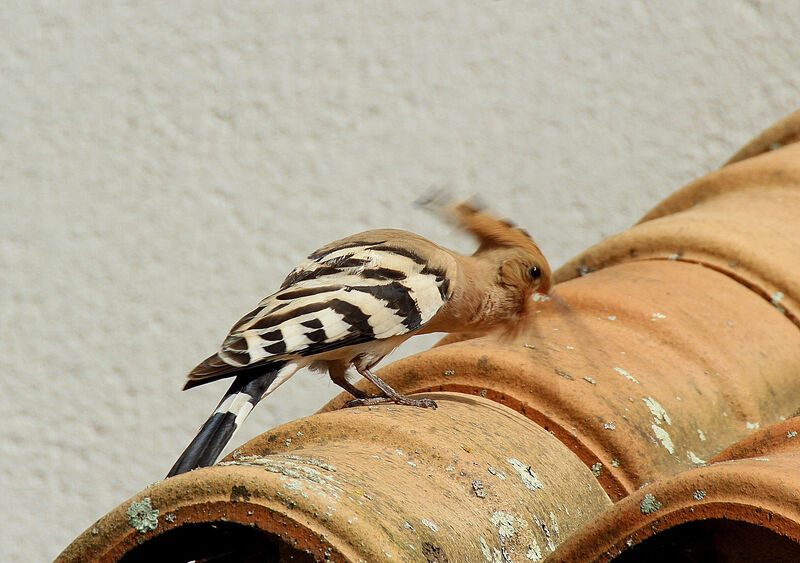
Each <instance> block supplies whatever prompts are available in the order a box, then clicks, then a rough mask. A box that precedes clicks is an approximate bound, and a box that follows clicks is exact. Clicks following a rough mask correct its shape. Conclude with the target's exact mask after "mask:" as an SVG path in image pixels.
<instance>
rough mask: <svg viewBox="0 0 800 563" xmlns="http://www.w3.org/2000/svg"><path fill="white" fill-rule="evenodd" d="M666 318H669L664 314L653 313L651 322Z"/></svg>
mask: <svg viewBox="0 0 800 563" xmlns="http://www.w3.org/2000/svg"><path fill="white" fill-rule="evenodd" d="M666 318H667V316H666V315H664V314H662V313H653V315H652V318H651V319H650V320H651V321H658V320H661V319H666Z"/></svg>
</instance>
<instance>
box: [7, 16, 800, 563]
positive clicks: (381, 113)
mask: <svg viewBox="0 0 800 563" xmlns="http://www.w3.org/2000/svg"><path fill="white" fill-rule="evenodd" d="M118 4H121V3H114V5H111V6H110V5H108V3H99V2H67V3H55V2H45V3H28V2H17V3H8V2H6V3H2V5H0V280H2V281H1V282H0V323H2V324H1V325H0V328H2V338H0V382H2V392H0V402H1V404H2V414H3V417H4V418H3V424H2V430H0V432H2V445H3V454H2V456H0V480H1V481H2V493H1V494H2V498H3V502H2V503H0V524H2V525H0V559H2V560H3V561H16V560H18V561H32V560H46V559H51V558H52V557H54V556H55V555H56V554H57V553H58V552H59V551H60V550H61V549H62V548H63V547H64V546H65V545H66V544H67V543H68V542H69V541H70V540H71V539H72V538H73V537H74V536H75V535H77V534H78V533H79V532H81V531H82V530H83V529H85V528H86V527H87V526H89V525H90V524H91V523H92V522H93V521H94V519H96V518H97V517H99V516H101V515H102V514H104V513H105V512H106V511H108V510H109V509H111V508H112V507H114V506H115V505H117V504H119V503H120V502H122V501H123V500H125V499H126V498H127V497H128V496H130V495H131V494H133V493H134V492H136V491H138V490H140V489H142V488H143V487H144V486H146V485H147V484H149V483H151V482H153V481H155V480H158V479H160V478H162V477H163V475H164V473H165V472H166V471H167V470H168V469H169V467H170V466H171V464H172V462H173V461H174V459H175V457H176V456H177V455H178V454H179V453H180V451H181V450H182V448H183V447H184V446H185V445H186V443H187V442H188V440H189V439H190V438H191V437H192V435H193V433H194V431H195V430H196V428H197V427H198V426H199V425H200V424H201V423H202V421H203V420H204V418H205V416H206V415H207V414H208V413H209V412H210V410H211V409H212V408H213V407H214V405H215V404H216V401H217V400H218V398H219V395H220V394H221V393H222V392H223V391H224V389H225V387H226V383H218V384H213V385H210V386H208V388H201V389H197V390H195V391H192V392H187V393H182V392H181V391H180V387H181V385H182V380H183V376H184V374H185V373H186V372H187V370H189V369H190V368H191V367H192V366H193V365H194V364H195V363H197V362H198V361H200V360H201V359H203V358H204V357H205V356H206V355H207V354H209V353H211V352H213V351H214V350H215V347H216V346H217V345H218V344H219V342H220V340H221V339H222V337H223V336H224V335H225V333H226V331H227V329H228V328H229V327H230V325H231V324H232V323H233V322H234V321H236V320H237V319H238V318H239V317H240V316H241V314H243V313H244V312H246V311H249V310H250V309H251V308H252V306H253V305H254V304H255V303H256V302H257V301H258V300H260V299H261V297H263V296H264V295H266V294H267V293H269V292H271V291H272V290H273V289H274V288H275V287H276V286H277V284H278V283H279V281H280V280H281V279H282V278H283V276H284V275H285V274H286V273H287V272H288V271H289V270H290V269H291V267H292V266H294V264H295V263H296V262H298V261H299V260H300V259H302V258H303V257H304V256H305V255H306V254H307V253H308V252H309V251H310V250H313V249H315V248H317V247H318V246H320V245H322V244H323V243H325V242H328V241H329V240H332V239H335V238H338V237H341V236H345V235H347V234H351V233H353V232H357V231H360V230H365V229H369V228H376V227H386V226H391V227H399V228H406V229H412V230H415V231H417V232H419V233H421V234H423V235H426V236H429V237H431V238H434V239H435V240H437V241H440V242H442V243H444V244H448V245H451V246H454V247H456V248H459V249H461V250H465V251H467V250H470V248H471V244H470V241H469V240H465V239H464V238H463V237H461V236H460V235H459V234H458V233H455V232H453V231H452V229H451V228H450V227H448V226H446V225H443V224H442V223H440V222H438V221H437V219H436V218H435V217H433V216H430V215H427V214H425V213H423V212H420V211H419V210H416V209H414V208H413V207H412V206H411V205H410V202H411V201H412V200H413V199H414V198H415V197H416V196H417V195H419V194H420V193H422V192H424V191H425V190H426V189H428V188H429V187H430V186H442V185H449V186H451V187H452V188H453V190H454V191H455V192H457V193H461V194H481V195H482V196H483V198H484V199H485V200H487V201H489V202H490V203H491V205H492V206H493V207H494V208H496V209H497V210H498V211H499V212H500V213H502V214H504V215H506V216H509V217H511V218H514V219H515V220H516V221H517V222H519V223H521V224H523V225H524V226H526V227H527V228H528V230H530V231H531V232H532V233H533V234H534V235H535V237H536V238H537V240H538V241H539V242H540V244H541V246H542V248H543V249H544V251H545V252H546V254H547V255H548V256H549V258H550V260H551V262H552V263H553V265H554V266H557V265H559V264H561V263H562V262H563V261H565V260H566V259H567V258H569V257H570V256H572V255H573V254H575V253H577V252H578V251H579V250H581V249H583V248H585V247H586V246H588V245H589V244H591V243H592V242H594V241H597V240H598V239H600V238H602V237H604V236H607V235H609V234H612V233H615V232H618V231H620V230H623V229H625V228H626V227H627V226H629V225H630V224H632V223H633V222H635V221H636V220H637V219H638V218H639V217H641V216H642V215H643V214H644V213H645V212H646V211H647V210H648V209H649V208H650V207H651V206H653V205H654V204H655V203H657V202H658V201H659V200H660V199H662V198H663V197H664V196H666V195H667V194H669V193H671V192H672V191H674V190H675V189H677V188H678V187H680V186H681V185H683V184H684V183H686V182H687V181H689V180H691V179H693V178H695V177H696V176H698V175H701V174H703V173H705V172H707V171H709V170H711V169H713V168H715V167H717V166H718V165H720V164H721V163H722V162H723V161H724V160H725V159H726V158H727V157H728V156H730V155H731V154H732V153H733V152H734V151H735V150H736V149H738V148H739V147H740V146H741V145H742V144H744V143H745V142H746V141H747V140H749V139H750V138H751V137H752V136H754V135H755V134H756V133H758V132H759V131H760V130H761V129H762V128H764V127H766V126H767V125H769V124H770V123H771V122H773V121H774V120H776V119H778V118H780V117H782V116H784V115H785V114H787V113H789V112H790V111H792V110H795V109H797V105H798V98H797V92H798V91H799V90H800V80H799V78H800V69H798V61H800V44H798V42H797V40H796V37H797V26H796V21H797V20H796V16H797V13H796V8H795V7H792V5H791V4H792V3H790V2H786V3H778V2H775V3H772V2H759V1H749V2H748V1H737V2H728V1H718V2H712V3H704V4H705V7H699V6H697V5H696V4H697V3H695V2H671V3H658V4H659V5H660V7H659V8H658V9H655V8H652V7H649V5H651V4H652V5H655V4H656V3H650V2H644V1H639V2H621V1H620V2H610V3H609V2H602V3H600V2H597V3H594V4H592V5H589V4H586V3H583V2H561V1H558V2H526V3H520V2H510V1H501V2H489V1H484V2H472V3H463V2H449V3H445V2H429V1H416V2H383V3H378V4H371V5H370V9H367V8H366V4H353V3H349V2H338V3H334V2H285V3H277V2H258V3H255V2H254V3H247V2H224V3H223V2H219V3H197V2H146V3H134V4H132V5H118ZM430 342H431V340H430V339H428V340H427V343H430ZM420 346H421V345H420V344H417V345H416V347H415V346H414V345H413V344H411V345H409V346H408V347H407V348H406V349H404V350H403V351H405V352H408V351H409V350H414V349H419V348H420ZM401 352H402V351H401ZM336 392H337V389H336V388H335V387H334V386H333V385H332V384H331V383H329V382H328V381H327V380H326V379H325V378H324V377H320V376H316V375H311V374H307V373H302V374H299V375H297V376H295V378H294V379H292V380H291V381H290V382H289V383H288V384H287V385H285V386H284V387H283V388H281V389H279V390H278V392H276V393H275V395H274V396H273V397H274V398H273V399H272V400H270V401H267V402H265V403H263V404H262V405H260V406H259V408H258V409H256V411H255V412H254V413H253V415H252V416H251V418H250V419H249V420H248V422H247V425H246V427H245V428H244V429H243V430H242V432H241V433H240V434H239V435H237V436H236V438H235V439H234V441H235V442H237V443H241V442H243V441H244V440H246V439H249V438H250V437H252V436H254V435H256V434H258V433H259V432H261V431H263V430H264V429H267V428H269V427H271V426H274V425H276V424H278V423H280V422H283V421H286V420H289V419H293V418H297V417H299V416H303V415H306V414H309V413H311V412H313V411H314V410H316V409H317V408H318V407H319V406H320V405H322V404H323V402H324V401H325V400H326V399H327V398H329V397H331V396H332V395H333V394H335V393H336Z"/></svg>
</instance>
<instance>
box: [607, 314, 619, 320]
mask: <svg viewBox="0 0 800 563" xmlns="http://www.w3.org/2000/svg"><path fill="white" fill-rule="evenodd" d="M608 320H609V321H616V320H617V316H616V315H609V316H608Z"/></svg>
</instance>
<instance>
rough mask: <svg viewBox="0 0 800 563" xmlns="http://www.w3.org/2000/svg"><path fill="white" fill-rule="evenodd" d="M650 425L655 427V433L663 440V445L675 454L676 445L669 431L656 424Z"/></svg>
mask: <svg viewBox="0 0 800 563" xmlns="http://www.w3.org/2000/svg"><path fill="white" fill-rule="evenodd" d="M650 427H651V428H652V429H653V434H655V435H656V438H658V440H659V441H660V442H661V445H662V446H664V447H665V448H666V449H667V451H668V452H669V453H671V454H674V453H675V445H674V444H673V443H672V438H670V436H669V433H668V432H667V431H666V430H664V429H663V428H661V427H660V426H657V425H655V424H651V425H650Z"/></svg>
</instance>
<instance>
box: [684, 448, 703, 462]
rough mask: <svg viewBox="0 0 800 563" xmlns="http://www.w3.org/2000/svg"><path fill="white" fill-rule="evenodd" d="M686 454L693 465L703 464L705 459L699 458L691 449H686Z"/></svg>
mask: <svg viewBox="0 0 800 563" xmlns="http://www.w3.org/2000/svg"><path fill="white" fill-rule="evenodd" d="M686 455H687V456H689V460H690V461H691V462H692V463H694V464H695V465H705V464H706V462H705V460H702V459H700V458H699V457H697V456H696V455H695V453H694V452H693V451H692V450H687V452H686Z"/></svg>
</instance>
